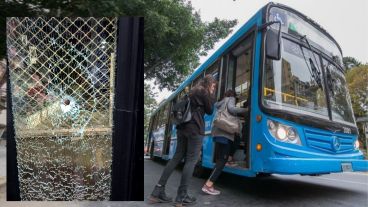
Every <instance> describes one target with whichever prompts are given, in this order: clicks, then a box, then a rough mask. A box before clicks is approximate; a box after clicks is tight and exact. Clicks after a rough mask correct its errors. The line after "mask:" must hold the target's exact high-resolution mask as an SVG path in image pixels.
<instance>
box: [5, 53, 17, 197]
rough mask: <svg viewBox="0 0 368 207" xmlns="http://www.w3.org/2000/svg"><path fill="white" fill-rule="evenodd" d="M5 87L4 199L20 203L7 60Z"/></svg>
mask: <svg viewBox="0 0 368 207" xmlns="http://www.w3.org/2000/svg"><path fill="white" fill-rule="evenodd" d="M6 65H7V72H6V77H7V87H6V98H7V104H6V112H7V113H6V115H7V118H6V125H7V128H6V131H7V138H6V148H7V149H6V189H7V192H6V199H7V200H8V201H20V191H19V179H18V162H17V149H16V142H15V136H14V121H13V111H12V101H11V100H12V99H11V90H10V78H9V77H10V76H9V62H8V60H7V64H6Z"/></svg>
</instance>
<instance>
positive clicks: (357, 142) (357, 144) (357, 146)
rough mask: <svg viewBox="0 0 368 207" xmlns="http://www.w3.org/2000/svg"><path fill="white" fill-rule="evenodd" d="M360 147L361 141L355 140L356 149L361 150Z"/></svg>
mask: <svg viewBox="0 0 368 207" xmlns="http://www.w3.org/2000/svg"><path fill="white" fill-rule="evenodd" d="M359 146H360V144H359V140H358V139H357V140H355V143H354V149H355V150H359Z"/></svg>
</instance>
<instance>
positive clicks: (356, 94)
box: [345, 65, 368, 117]
mask: <svg viewBox="0 0 368 207" xmlns="http://www.w3.org/2000/svg"><path fill="white" fill-rule="evenodd" d="M345 77H346V81H347V84H348V87H349V92H350V96H351V102H352V105H353V110H354V114H355V117H361V116H368V65H360V66H358V67H354V68H351V69H350V70H348V71H347V73H346V75H345Z"/></svg>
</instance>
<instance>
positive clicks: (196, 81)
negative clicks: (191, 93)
mask: <svg viewBox="0 0 368 207" xmlns="http://www.w3.org/2000/svg"><path fill="white" fill-rule="evenodd" d="M202 78H203V73H201V74H200V75H199V76H197V77H196V78H195V79H194V81H193V82H192V88H193V87H194V86H195V85H197V83H198V82H199V81H200V80H201V79H202Z"/></svg>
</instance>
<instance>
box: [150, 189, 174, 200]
mask: <svg viewBox="0 0 368 207" xmlns="http://www.w3.org/2000/svg"><path fill="white" fill-rule="evenodd" d="M148 202H149V203H151V204H153V203H169V202H172V198H170V197H168V196H167V195H166V193H165V186H157V185H156V186H155V189H154V190H153V192H152V193H151V196H150V197H149V198H148Z"/></svg>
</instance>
